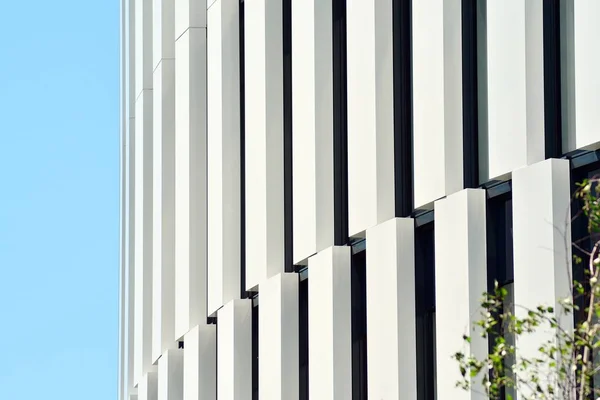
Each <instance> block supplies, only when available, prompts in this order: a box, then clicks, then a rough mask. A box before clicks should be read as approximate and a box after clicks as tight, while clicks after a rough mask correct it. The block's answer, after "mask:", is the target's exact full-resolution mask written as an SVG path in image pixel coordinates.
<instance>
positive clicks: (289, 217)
mask: <svg viewBox="0 0 600 400" xmlns="http://www.w3.org/2000/svg"><path fill="white" fill-rule="evenodd" d="M282 1H283V3H282V9H283V16H282V23H283V185H284V188H283V190H284V199H285V202H284V205H283V207H284V215H285V222H284V224H285V228H284V235H285V239H284V243H285V272H294V261H293V247H294V245H293V243H294V242H293V232H294V230H293V220H294V217H293V214H292V212H293V203H292V202H293V198H294V196H293V192H292V188H293V185H292V179H293V174H292V154H293V153H292V1H291V0H282Z"/></svg>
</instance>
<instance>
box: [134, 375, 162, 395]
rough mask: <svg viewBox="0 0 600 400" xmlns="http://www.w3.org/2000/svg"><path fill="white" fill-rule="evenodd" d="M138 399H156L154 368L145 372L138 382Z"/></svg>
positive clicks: (156, 389)
mask: <svg viewBox="0 0 600 400" xmlns="http://www.w3.org/2000/svg"><path fill="white" fill-rule="evenodd" d="M137 398H138V399H139V400H158V374H157V372H156V370H153V371H150V372H148V373H147V374H145V375H144V376H143V377H142V379H141V380H140V383H139V390H138V396H137Z"/></svg>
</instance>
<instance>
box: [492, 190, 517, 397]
mask: <svg viewBox="0 0 600 400" xmlns="http://www.w3.org/2000/svg"><path fill="white" fill-rule="evenodd" d="M501 185H502V186H503V187H504V190H506V189H508V190H510V184H509V183H508V182H507V183H503V184H501ZM488 193H489V192H488ZM486 224H487V232H486V233H487V276H488V291H489V292H490V293H493V292H494V285H495V282H496V281H498V285H499V286H500V287H503V288H505V289H506V290H507V292H508V294H507V296H506V297H505V299H504V308H503V312H504V313H506V312H509V311H510V312H511V313H514V308H515V307H514V283H513V282H514V266H513V265H514V260H513V233H512V229H513V223H512V193H511V192H510V191H508V192H504V193H501V194H499V195H498V196H496V197H493V198H491V199H489V200H488V203H487V217H486ZM497 328H498V329H497V330H496V335H500V336H503V337H504V338H505V339H506V342H507V344H508V345H513V346H514V345H515V336H514V334H510V333H509V332H508V331H507V329H508V326H507V325H506V324H503V325H502V326H500V325H499V326H498V327H497ZM493 344H494V338H493V337H490V339H489V342H488V346H489V349H490V351H491V349H492V346H493ZM515 362H516V359H515V358H514V356H512V357H507V358H506V363H505V367H506V368H507V369H506V370H505V372H506V373H508V374H510V375H511V376H513V374H512V371H511V370H510V368H512V366H513V365H514V364H515ZM513 378H514V376H513ZM507 395H511V396H512V398H513V399H514V398H516V397H515V396H516V393H515V390H514V388H503V389H502V391H501V393H500V398H501V399H505V398H507Z"/></svg>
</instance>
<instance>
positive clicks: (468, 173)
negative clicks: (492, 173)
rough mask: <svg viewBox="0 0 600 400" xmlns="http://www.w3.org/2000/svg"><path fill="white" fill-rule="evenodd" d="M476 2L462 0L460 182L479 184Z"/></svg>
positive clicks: (471, 186)
mask: <svg viewBox="0 0 600 400" xmlns="http://www.w3.org/2000/svg"><path fill="white" fill-rule="evenodd" d="M477 3H478V0H463V1H462V10H461V11H462V18H461V22H462V92H463V96H462V98H463V107H462V109H463V165H464V169H463V184H464V187H466V188H475V187H478V186H479V140H478V138H479V129H478V123H479V122H478V121H479V118H478V109H479V107H478V98H477V79H478V78H477Z"/></svg>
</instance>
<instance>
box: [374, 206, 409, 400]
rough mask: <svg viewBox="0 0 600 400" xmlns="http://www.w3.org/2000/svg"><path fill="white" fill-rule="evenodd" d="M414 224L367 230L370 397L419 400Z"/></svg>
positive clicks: (397, 221)
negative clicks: (417, 399)
mask: <svg viewBox="0 0 600 400" xmlns="http://www.w3.org/2000/svg"><path fill="white" fill-rule="evenodd" d="M414 231H415V225H414V220H413V219H411V218H395V219H391V220H389V221H387V222H384V223H382V224H379V225H377V226H375V227H373V228H370V229H367V331H368V333H369V340H368V341H367V371H368V382H369V385H368V389H369V398H371V399H401V398H406V399H416V398H417V353H416V340H417V339H416V336H415V332H416V330H415V329H416V328H415V233H414Z"/></svg>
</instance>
